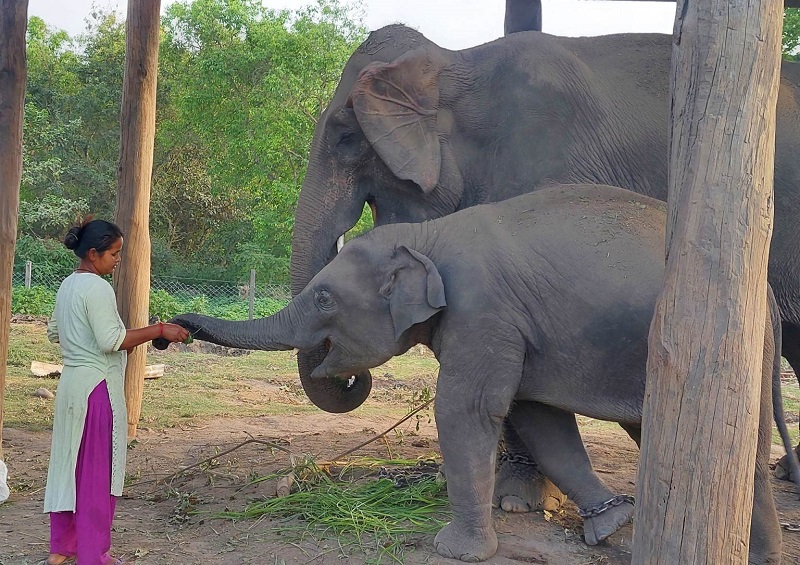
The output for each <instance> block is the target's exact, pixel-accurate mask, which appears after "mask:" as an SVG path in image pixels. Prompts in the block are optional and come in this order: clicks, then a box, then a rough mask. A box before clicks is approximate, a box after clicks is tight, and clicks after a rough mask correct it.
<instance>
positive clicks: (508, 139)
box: [291, 26, 800, 511]
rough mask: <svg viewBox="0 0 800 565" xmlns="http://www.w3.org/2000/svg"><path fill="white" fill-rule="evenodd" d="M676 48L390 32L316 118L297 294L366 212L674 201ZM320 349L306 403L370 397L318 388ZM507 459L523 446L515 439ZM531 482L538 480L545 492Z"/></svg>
mask: <svg viewBox="0 0 800 565" xmlns="http://www.w3.org/2000/svg"><path fill="white" fill-rule="evenodd" d="M671 39H672V38H671V36H668V35H658V34H626V35H612V36H605V37H583V38H562V37H554V36H550V35H546V34H542V33H536V32H521V33H513V34H511V35H508V36H507V37H504V38H502V39H499V40H497V41H494V42H491V43H487V44H485V45H482V46H479V47H475V48H472V49H466V50H462V51H448V50H444V49H441V48H439V47H438V46H436V45H435V44H433V43H432V42H430V41H428V40H427V39H426V38H424V37H423V36H422V35H421V34H419V33H418V32H416V31H414V30H411V29H409V28H406V27H403V26H388V27H385V28H382V29H380V30H378V31H375V32H373V33H372V34H370V36H369V38H368V39H367V40H366V41H365V42H364V43H363V44H362V45H361V46H360V47H359V49H358V50H357V51H356V52H355V53H354V54H353V56H352V57H351V58H350V60H349V61H348V63H347V65H346V66H345V69H344V71H343V73H342V77H341V80H340V82H339V86H338V88H337V90H336V93H335V95H334V98H333V100H332V102H331V104H330V106H329V107H328V108H327V109H326V110H325V112H324V113H323V114H322V116H321V117H320V120H319V122H318V124H317V127H316V130H315V133H314V139H313V141H312V144H311V152H310V157H309V166H308V171H307V173H306V177H305V180H304V182H303V187H302V190H301V192H300V197H299V200H298V205H297V212H296V217H295V228H294V235H293V242H292V259H291V261H292V263H291V277H292V292H293V293H294V294H297V293H299V292H300V291H301V290H302V289H303V288H305V287H306V285H307V284H308V283H309V281H310V280H311V279H312V278H313V277H314V275H316V274H317V273H318V272H319V271H320V269H322V268H323V267H324V266H325V265H326V264H327V263H328V262H329V261H330V260H331V259H333V257H334V256H335V255H336V240H337V238H338V237H339V236H340V235H341V234H343V233H345V232H346V231H347V230H348V229H349V228H350V227H352V226H353V225H354V224H355V222H356V221H357V220H358V218H359V216H360V214H361V212H362V210H363V208H364V204H365V203H367V204H369V206H370V207H371V209H372V212H373V218H374V221H375V224H376V225H378V226H380V225H384V224H391V223H397V222H419V221H423V220H427V219H431V218H437V217H441V216H445V215H447V214H451V213H453V212H455V211H456V210H461V209H463V208H467V207H469V206H473V205H475V204H479V203H484V202H492V201H499V200H502V199H505V198H509V197H511V196H515V195H517V194H521V193H523V192H526V191H528V190H530V189H532V188H534V187H540V186H542V185H546V184H547V183H548V182H551V181H553V182H598V183H605V184H610V185H614V186H621V187H624V188H628V189H630V190H634V191H636V192H639V193H641V194H645V195H648V196H652V197H655V198H658V199H659V200H666V196H667V194H666V187H667V162H668V157H667V134H668V127H667V124H668V122H669V99H670V97H669V72H670V55H671ZM798 85H800V64H797V63H787V62H784V63H783V70H782V81H781V89H780V94H779V100H778V120H777V148H776V155H775V157H776V165H775V230H774V234H773V239H772V247H771V252H770V264H769V280H770V283H771V284H772V287H773V289H774V291H775V295H776V298H777V300H778V304H779V305H780V307H781V313H782V317H783V324H784V325H783V353H784V356H785V357H786V358H787V359H788V360H789V362H790V363H791V364H792V367H793V368H795V370H796V372H797V373H798V374H800V252H798V249H800V230H798V229H797V218H798V217H800V159H798V158H797V155H800V89H799V88H798ZM324 355H325V350H324V348H320V349H315V350H310V351H305V350H304V351H302V352H301V353H300V355H299V356H298V369H299V372H300V377H301V381H302V383H303V386H304V389H305V391H306V393H307V394H308V396H309V398H310V399H311V401H312V402H314V403H315V404H316V405H317V406H319V407H320V408H322V409H324V410H328V411H331V412H344V411H347V410H352V409H353V408H355V407H357V406H359V405H360V404H361V402H363V400H364V399H365V398H366V397H367V395H368V394H369V390H370V386H371V381H370V375H369V372H366V371H365V372H362V373H359V374H358V376H357V378H356V379H355V381H354V383H353V384H352V385H351V386H349V387H348V386H347V380H345V379H339V378H331V379H321V380H312V379H310V378H309V375H310V374H311V373H312V372H313V371H314V369H315V368H316V367H317V365H318V364H319V363H320V362H321V361H322V359H323V358H324ZM506 442H507V443H510V444H511V447H512V451H514V450H518V448H519V442H515V441H514V439H513V437H510V438H508V437H507V438H506ZM499 478H500V481H499V483H498V494H499V495H507V496H500V497H499V503H500V504H501V506H502V507H503V508H505V509H507V510H515V511H524V510H527V509H528V508H535V507H537V506H540V505H542V504H543V503H544V504H545V505H547V504H548V499H549V500H550V506H551V507H552V506H553V505H557V504H558V502H559V501H560V498H559V497H560V494H558V493H557V492H555V493H553V492H554V491H553V490H552V489H550V490H549V491H548V488H547V487H544V488H541V487H540V485H541V481H540V480H539V479H540V478H539V479H535V478H534V476H533V475H531V468H530V467H527V466H516V467H514V466H506V465H504V468H503V470H502V472H501V475H500V476H499ZM537 480H538V481H539V482H537Z"/></svg>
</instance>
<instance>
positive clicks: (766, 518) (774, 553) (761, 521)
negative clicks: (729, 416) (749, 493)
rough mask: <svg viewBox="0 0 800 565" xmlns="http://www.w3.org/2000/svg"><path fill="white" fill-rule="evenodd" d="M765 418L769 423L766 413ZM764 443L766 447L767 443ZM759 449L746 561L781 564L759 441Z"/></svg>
mask: <svg viewBox="0 0 800 565" xmlns="http://www.w3.org/2000/svg"><path fill="white" fill-rule="evenodd" d="M767 421H768V424H770V425H771V423H772V420H771V418H769V416H768V417H767ZM759 433H761V432H760V431H759ZM764 443H765V442H764ZM766 445H767V447H769V443H766ZM758 451H759V453H758V455H757V459H756V471H755V483H754V485H753V518H752V522H751V524H750V555H749V564H750V565H780V563H781V542H782V535H781V528H780V522H779V521H778V513H777V511H776V509H775V498H774V496H773V494H772V485H771V484H770V482H769V474H770V473H769V449H766V450H764V449H762V447H761V445H759V448H758Z"/></svg>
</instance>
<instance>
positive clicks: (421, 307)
mask: <svg viewBox="0 0 800 565" xmlns="http://www.w3.org/2000/svg"><path fill="white" fill-rule="evenodd" d="M396 258H397V261H396V263H395V264H396V265H397V267H396V268H394V269H392V272H391V275H390V276H389V280H387V281H386V282H385V283H384V285H383V286H382V287H381V294H383V295H384V296H388V297H389V311H390V312H391V315H392V323H393V324H394V337H395V339H399V338H400V336H401V335H402V333H403V332H404V331H406V330H407V329H409V328H410V327H411V326H413V325H414V324H418V323H420V322H424V321H425V320H427V319H428V318H430V317H431V316H433V315H434V314H436V313H437V312H439V311H440V310H442V309H443V308H444V307H445V306H447V302H446V301H445V297H444V283H443V282H442V277H441V275H439V270H438V269H437V268H436V265H434V264H433V261H431V260H430V259H429V258H428V257H426V256H425V255H423V254H422V253H420V252H418V251H414V250H413V249H409V248H408V247H406V246H405V245H402V246H400V247H398V248H397V251H396Z"/></svg>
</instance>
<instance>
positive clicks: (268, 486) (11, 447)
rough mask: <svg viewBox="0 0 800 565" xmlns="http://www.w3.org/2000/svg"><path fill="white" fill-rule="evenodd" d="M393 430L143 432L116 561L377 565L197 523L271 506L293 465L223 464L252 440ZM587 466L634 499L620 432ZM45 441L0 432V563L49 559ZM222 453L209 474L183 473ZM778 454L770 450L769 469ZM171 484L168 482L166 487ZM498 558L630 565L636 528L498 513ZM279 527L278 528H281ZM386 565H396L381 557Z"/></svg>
mask: <svg viewBox="0 0 800 565" xmlns="http://www.w3.org/2000/svg"><path fill="white" fill-rule="evenodd" d="M392 424H394V420H392V419H388V418H381V417H365V416H363V415H359V414H358V413H356V414H340V415H332V414H324V413H319V414H315V415H313V416H308V415H304V416H301V415H285V416H280V417H274V416H270V417H260V418H247V419H220V420H215V421H209V422H208V423H207V424H206V425H203V426H201V427H191V428H171V429H165V430H155V429H146V428H145V429H141V430H140V431H139V435H138V438H137V443H136V444H135V445H134V446H133V448H132V449H131V450H130V452H129V459H128V474H129V475H131V480H130V484H129V485H128V486H127V487H126V491H125V495H124V497H123V498H121V499H120V500H119V502H118V505H117V515H116V519H115V522H114V533H113V543H114V547H113V551H114V553H115V554H117V555H124V556H126V557H128V558H136V562H137V563H138V564H140V565H149V564H152V565H156V564H157V565H173V564H174V565H178V564H181V565H183V564H192V565H194V564H225V565H228V564H230V565H234V564H247V563H259V564H261V563H264V564H275V565H283V564H306V563H314V564H333V563H336V564H340V563H354V564H361V563H370V562H375V561H374V560H375V555H374V554H373V555H366V554H365V553H363V552H361V551H359V550H354V549H353V548H352V547H348V548H344V549H342V548H341V547H339V544H338V543H337V541H336V540H333V539H330V538H328V539H324V538H323V539H322V540H321V541H314V540H312V539H309V538H306V539H305V540H303V541H300V542H298V541H295V540H287V539H285V538H284V539H282V538H281V536H280V535H278V534H276V533H275V531H274V528H275V526H276V522H273V521H270V520H268V519H259V520H249V521H248V520H245V521H239V522H234V521H231V520H225V519H215V518H210V517H208V516H207V515H205V514H199V515H198V514H193V513H191V512H190V510H198V511H200V512H201V513H208V512H215V511H219V510H223V509H230V510H237V511H238V510H242V509H243V508H244V506H245V504H246V503H247V502H248V501H251V500H254V499H256V498H259V497H264V496H272V495H273V494H274V492H275V483H274V482H269V481H265V482H262V483H259V484H258V485H257V486H246V485H247V482H248V480H249V479H250V478H252V477H253V476H264V475H267V474H269V473H271V472H274V471H276V470H278V469H282V468H285V467H286V466H287V463H288V455H287V454H286V453H285V452H283V451H280V450H274V449H270V448H269V446H267V445H264V444H261V443H250V444H248V445H245V446H242V447H240V448H238V449H236V450H234V451H232V452H231V453H229V454H227V455H219V454H220V453H221V452H223V451H225V450H226V449H229V448H231V447H234V446H237V445H239V444H241V443H242V442H244V441H245V440H247V439H250V438H257V439H259V440H264V441H272V442H275V443H277V444H279V445H281V446H282V447H284V448H286V449H289V450H290V451H291V452H292V453H294V454H297V455H301V454H312V455H314V456H315V457H317V458H318V459H319V460H325V459H329V458H331V457H334V456H335V455H337V454H339V453H341V452H343V451H345V450H346V449H348V448H351V447H354V446H356V445H358V444H359V443H361V442H362V441H364V440H365V439H366V438H369V437H371V436H372V435H374V434H375V433H377V432H381V431H383V430H385V429H387V428H388V427H390V426H391V425H392ZM401 429H402V430H404V431H403V433H402V434H397V433H394V432H392V433H391V434H389V435H387V436H386V439H385V441H378V442H375V443H372V444H370V445H369V446H368V447H366V448H364V449H362V450H360V451H359V452H358V454H359V455H375V456H379V457H382V458H386V457H387V456H388V455H392V456H398V455H399V456H403V457H409V458H413V457H424V456H428V455H430V454H431V453H437V454H438V452H439V451H438V443H437V441H436V433H435V427H434V426H433V424H428V423H426V422H424V421H423V423H422V425H421V427H420V430H419V432H416V431H415V430H414V429H413V424H410V423H409V424H404V425H403V427H402V428H401ZM584 439H585V441H586V443H587V446H588V450H589V452H590V455H591V457H592V460H593V463H594V465H595V467H596V469H597V471H598V472H599V473H600V475H601V476H602V477H603V479H604V480H605V481H607V482H608V483H609V485H610V486H611V487H612V488H613V489H615V490H616V491H617V492H623V493H634V492H635V487H634V480H635V476H636V459H637V455H638V452H637V450H636V447H635V445H634V444H633V442H631V441H630V439H628V437H627V435H625V434H624V433H622V432H621V431H618V430H617V429H616V428H614V429H610V430H600V431H597V430H593V431H587V432H585V434H584ZM49 446H50V436H49V434H48V433H28V432H22V431H19V430H14V429H6V430H5V432H4V447H5V450H6V458H7V460H8V461H9V466H10V472H11V475H12V476H11V477H10V482H11V485H12V487H13V488H14V492H13V493H12V495H11V498H10V499H9V501H8V502H6V503H5V504H3V505H2V506H0V563H2V564H3V565H28V564H38V563H40V561H41V560H42V559H43V558H44V557H46V554H47V549H48V535H49V534H48V522H47V517H46V515H44V514H42V499H43V495H44V488H43V486H44V482H45V475H46V469H47V460H48V452H49ZM215 455H217V456H218V457H217V459H216V461H215V462H214V465H213V466H207V465H206V466H203V467H195V468H192V469H189V470H188V471H187V472H186V473H185V474H184V475H181V476H179V477H173V478H168V477H169V475H172V474H174V473H175V472H177V471H180V470H181V469H184V468H186V467H187V466H190V465H192V464H195V463H198V462H200V461H203V460H205V459H207V458H208V457H212V456H215ZM780 455H781V453H780V450H779V449H778V448H774V450H773V460H777V458H778V457H779V456H780ZM164 479H168V480H166V481H165V480H164ZM773 484H774V487H775V497H776V500H777V506H778V510H779V513H780V519H781V521H782V522H786V523H790V524H798V523H800V501H798V496H797V494H795V490H794V488H793V486H792V485H791V484H789V483H786V482H783V481H778V480H774V482H773ZM494 522H495V527H496V529H497V532H498V537H499V541H500V548H499V551H498V553H497V554H496V555H495V556H494V557H493V558H492V559H490V560H489V563H494V564H515V563H526V564H527V563H547V564H553V565H556V564H557V565H562V564H575V565H589V564H597V565H600V564H603V565H617V564H623V563H629V562H630V542H631V535H632V529H631V526H626V527H625V528H623V529H622V530H621V531H619V532H618V533H617V534H615V535H614V536H612V538H611V539H610V540H607V542H605V543H604V544H603V545H601V546H597V547H589V546H587V545H586V544H585V543H583V541H582V539H581V527H580V519H579V518H578V516H577V514H576V512H575V507H574V506H573V505H571V504H570V503H567V505H566V506H565V509H564V510H563V511H562V513H561V514H559V515H553V516H549V517H545V515H544V514H543V513H542V512H534V513H530V514H515V515H510V514H506V513H504V512H502V511H495V512H494ZM284 525H285V524H284ZM404 559H405V563H408V564H422V563H431V564H443V563H456V562H455V561H451V560H448V559H443V558H441V557H439V556H437V555H436V553H435V551H434V550H433V547H432V536H419V537H417V538H416V539H412V540H411V541H410V542H409V544H408V545H407V547H406V553H405V557H404ZM382 562H383V563H390V562H391V561H390V560H388V559H387V558H384V560H383V561H382ZM798 562H800V532H797V531H790V530H789V529H787V530H785V531H784V564H787V563H798Z"/></svg>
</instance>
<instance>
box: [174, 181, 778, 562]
mask: <svg viewBox="0 0 800 565" xmlns="http://www.w3.org/2000/svg"><path fill="white" fill-rule="evenodd" d="M665 221H666V217H665V211H664V204H663V203H661V202H658V201H656V200H653V199H650V198H647V197H644V196H641V195H638V194H635V193H633V192H628V191H625V190H622V189H618V188H613V187H608V186H596V185H586V186H555V187H552V188H548V189H544V190H539V191H536V192H533V193H530V194H525V195H523V196H519V197H516V198H513V199H511V200H506V201H504V202H499V203H496V204H489V205H482V206H475V207H472V208H468V209H465V210H462V211H460V212H457V213H455V214H451V215H449V216H445V217H443V218H439V219H436V220H432V221H428V222H425V223H421V224H393V225H387V226H382V227H379V228H376V229H374V230H372V231H371V232H369V233H367V234H366V235H364V236H361V237H359V238H357V239H355V240H353V241H351V242H349V243H348V244H347V245H345V246H344V248H343V249H342V251H341V253H340V254H339V255H338V257H337V258H336V259H335V260H334V261H332V262H331V263H330V264H329V265H328V266H326V267H325V268H324V269H322V271H320V272H319V273H318V274H317V275H316V276H315V277H314V278H313V279H312V280H311V282H310V283H309V285H308V286H307V287H306V288H305V289H304V290H303V291H302V292H301V293H300V294H299V295H297V296H296V297H295V298H294V299H293V300H292V301H291V302H290V304H289V305H288V306H287V307H286V308H285V309H283V310H282V311H280V312H278V313H277V314H275V315H274V316H271V317H269V318H262V319H259V320H253V321H245V322H229V321H223V320H218V319H215V318H209V317H205V316H199V315H195V314H186V315H183V316H178V317H177V318H175V319H174V320H173V321H174V322H176V323H178V324H181V325H182V326H184V327H186V328H188V329H190V330H191V331H193V332H196V334H195V337H196V338H198V339H203V340H207V341H211V342H214V343H218V344H222V345H226V346H230V347H243V348H249V349H266V350H278V349H292V348H299V349H303V350H307V349H312V348H313V347H315V346H318V345H320V344H324V345H325V346H326V348H327V356H326V357H325V359H324V361H323V362H322V363H321V364H320V365H319V366H318V367H317V368H316V370H315V371H314V373H313V375H312V377H314V378H321V379H326V378H327V379H329V380H331V381H332V382H335V379H332V378H331V377H337V376H348V375H353V374H357V373H358V372H359V371H363V370H365V369H368V368H372V367H376V366H378V365H380V364H382V363H384V362H385V361H387V360H388V359H390V358H391V357H392V356H395V355H400V354H402V353H404V352H405V351H407V350H408V349H409V348H410V347H411V346H412V345H414V344H417V343H424V344H426V345H428V346H429V347H430V348H431V349H432V350H433V352H434V353H435V354H436V357H437V359H438V360H439V363H440V365H441V368H440V371H439V381H438V384H437V387H436V408H435V414H436V425H437V428H438V431H439V441H440V445H441V449H442V454H443V456H444V460H445V463H446V465H447V492H448V495H449V499H450V504H451V507H452V510H453V520H452V522H450V524H448V525H447V526H445V527H444V528H443V529H442V530H441V531H440V532H439V533H438V534H437V536H436V538H435V540H434V543H435V545H436V550H437V551H438V552H439V553H440V554H441V555H444V556H446V557H452V558H456V559H461V560H463V561H481V560H484V559H487V558H489V557H491V556H492V555H493V554H494V553H495V551H496V550H497V537H496V535H495V531H494V528H493V527H492V516H491V508H492V490H493V483H494V472H495V452H496V446H497V442H498V439H499V437H500V432H501V427H502V425H503V420H504V418H505V417H506V416H507V415H508V416H509V417H510V421H511V422H512V424H513V426H514V427H515V429H516V431H517V433H518V434H519V436H520V437H521V438H522V439H523V441H524V442H525V445H526V446H527V447H528V448H529V449H530V451H531V453H532V454H533V456H534V457H535V458H536V460H537V461H538V462H539V465H540V466H541V468H542V470H543V472H544V473H545V475H547V476H548V477H549V478H550V479H551V480H552V481H553V482H554V483H555V484H556V485H557V486H558V487H559V488H560V489H561V490H562V491H563V492H564V493H566V494H567V495H568V496H569V497H570V498H571V499H572V500H573V501H574V502H575V503H576V504H577V505H578V507H579V508H581V509H582V510H584V512H583V515H584V517H585V520H584V524H585V530H586V533H587V541H595V542H596V540H599V539H603V538H604V537H607V536H608V535H610V534H611V533H613V532H614V531H616V530H617V529H619V528H620V527H621V526H622V525H623V524H625V523H626V522H628V521H629V520H630V518H631V516H632V513H633V503H632V499H630V498H629V497H615V493H613V492H611V491H610V490H609V488H608V487H607V486H606V485H605V484H603V482H602V481H601V480H600V478H599V477H598V476H597V475H596V474H595V473H594V471H593V470H592V468H591V464H590V462H589V458H588V456H587V453H586V451H585V449H584V446H583V442H582V441H581V437H580V435H579V432H578V427H577V424H576V420H575V414H583V415H585V416H590V417H592V418H598V419H602V420H610V421H614V422H619V423H621V424H622V425H623V426H624V427H625V429H627V430H628V431H629V432H630V433H631V434H632V435H633V436H634V437H636V436H637V435H638V431H639V427H640V424H641V417H642V403H643V395H644V388H645V366H646V360H647V335H648V331H649V326H650V320H651V317H652V314H653V310H654V305H655V303H656V297H657V295H658V293H659V291H660V288H661V283H662V276H663V272H664V225H665ZM772 302H773V304H772V307H773V308H774V300H773V301H772ZM773 314H775V312H773ZM775 320H777V317H776V316H774V315H773V316H770V315H767V322H766V323H767V329H768V330H769V331H767V333H766V336H765V344H764V350H763V355H764V364H763V375H762V386H761V390H762V395H761V405H760V411H761V417H760V424H759V447H758V454H757V463H756V468H755V502H754V505H753V526H752V531H751V546H750V548H751V555H750V558H751V562H752V563H772V562H775V563H777V562H779V560H780V553H781V532H780V527H779V523H778V518H777V514H776V512H775V506H774V502H773V498H772V491H771V486H770V483H769V476H768V472H769V469H768V461H767V459H768V455H769V448H770V431H771V411H772V398H771V392H770V391H771V390H772V377H773V368H774V366H775V363H776V362H778V361H779V355H778V354H777V352H776V351H775V346H774V340H775V333H774V331H779V325H778V324H777V323H775ZM778 343H780V341H778ZM342 386H346V384H343V385H342ZM512 405H513V410H512ZM609 501H610V503H609V504H604V503H607V502H609Z"/></svg>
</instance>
